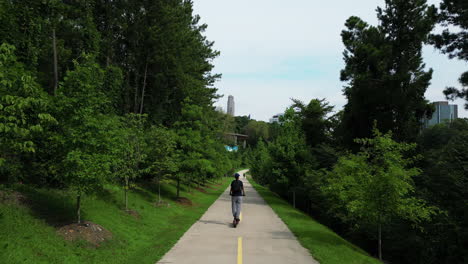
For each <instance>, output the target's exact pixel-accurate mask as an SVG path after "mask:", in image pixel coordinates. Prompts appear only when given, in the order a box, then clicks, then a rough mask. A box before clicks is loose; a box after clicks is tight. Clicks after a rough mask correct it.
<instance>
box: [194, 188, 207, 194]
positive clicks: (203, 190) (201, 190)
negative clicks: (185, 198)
mask: <svg viewBox="0 0 468 264" xmlns="http://www.w3.org/2000/svg"><path fill="white" fill-rule="evenodd" d="M195 189H197V190H198V191H199V192H202V193H207V191H206V190H205V189H203V188H200V187H197V188H195Z"/></svg>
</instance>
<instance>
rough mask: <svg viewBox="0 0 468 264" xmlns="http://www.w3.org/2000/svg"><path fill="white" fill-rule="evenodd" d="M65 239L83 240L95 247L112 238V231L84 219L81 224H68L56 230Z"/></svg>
mask: <svg viewBox="0 0 468 264" xmlns="http://www.w3.org/2000/svg"><path fill="white" fill-rule="evenodd" d="M57 233H58V234H59V235H61V236H62V237H63V238H64V239H65V240H68V241H77V240H85V241H87V242H89V243H90V244H91V245H93V246H95V247H99V246H100V245H101V243H103V242H104V241H107V240H109V239H111V238H112V233H111V232H109V231H108V230H106V229H105V228H104V227H102V226H100V225H98V224H95V223H93V222H89V221H85V222H83V223H81V224H70V225H66V226H62V227H61V228H59V229H58V230H57Z"/></svg>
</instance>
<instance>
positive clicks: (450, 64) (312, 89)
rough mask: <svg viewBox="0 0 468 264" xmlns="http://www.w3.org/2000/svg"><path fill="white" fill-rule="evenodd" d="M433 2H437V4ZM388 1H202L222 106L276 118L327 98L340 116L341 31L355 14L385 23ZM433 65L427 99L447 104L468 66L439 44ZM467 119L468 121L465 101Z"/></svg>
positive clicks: (198, 3) (430, 52)
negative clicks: (382, 11) (380, 10)
mask: <svg viewBox="0 0 468 264" xmlns="http://www.w3.org/2000/svg"><path fill="white" fill-rule="evenodd" d="M438 2H439V1H436V0H429V1H428V3H429V4H436V6H438ZM377 6H381V7H383V6H384V0H359V1H348V0H328V1H317V0H289V1H286V0H236V1H232V0H194V13H195V14H198V15H200V17H201V23H205V24H207V25H208V28H207V30H206V32H205V35H206V36H207V38H208V40H210V41H214V42H215V44H214V48H215V49H216V50H218V51H220V52H221V55H220V56H219V57H218V58H216V59H215V60H214V64H215V69H214V72H215V73H221V74H222V78H221V80H220V81H218V82H217V83H216V87H217V88H218V93H219V94H221V95H223V97H222V98H221V99H219V100H218V101H217V102H216V103H215V105H216V106H221V107H222V108H223V109H224V110H226V108H227V97H228V95H233V96H234V101H235V115H251V118H253V119H256V120H263V121H268V120H269V118H270V117H271V116H273V115H274V114H277V113H281V112H284V110H285V109H286V108H287V107H288V106H290V105H291V104H292V101H291V98H294V99H299V100H301V101H303V102H305V103H308V102H309V101H310V100H311V99H314V98H320V99H322V98H325V99H326V100H327V101H328V102H329V103H330V104H331V105H333V106H335V111H339V110H341V109H342V107H343V106H344V105H345V104H346V98H345V97H344V96H343V94H342V88H343V85H344V83H343V82H341V81H340V80H339V76H340V70H341V69H343V68H344V63H343V56H342V53H343V50H344V46H343V44H342V42H341V36H340V33H341V31H342V30H343V29H344V23H345V21H346V19H347V18H349V17H350V16H358V17H360V18H361V19H363V20H364V21H366V22H367V23H369V24H371V25H377V16H376V12H375V9H376V8H377ZM423 56H424V62H425V63H426V67H427V68H432V69H433V70H434V73H433V76H432V81H431V85H430V86H429V88H428V89H427V91H426V99H428V100H430V101H445V97H444V95H443V93H442V91H443V90H444V88H445V87H446V86H455V87H458V86H459V84H458V78H459V77H460V75H461V73H462V72H464V71H465V70H466V69H467V68H468V63H466V62H463V61H459V60H456V59H453V60H449V59H448V58H447V56H446V55H443V54H440V52H439V51H438V50H435V49H434V48H433V47H432V46H427V47H424V49H423ZM451 103H452V104H458V111H459V117H468V111H466V110H465V109H464V101H463V100H456V101H454V102H451Z"/></svg>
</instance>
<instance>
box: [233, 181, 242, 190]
mask: <svg viewBox="0 0 468 264" xmlns="http://www.w3.org/2000/svg"><path fill="white" fill-rule="evenodd" d="M231 188H232V191H233V192H240V191H242V190H241V181H239V180H235V181H233V182H232V184H231Z"/></svg>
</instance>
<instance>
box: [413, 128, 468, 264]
mask: <svg viewBox="0 0 468 264" xmlns="http://www.w3.org/2000/svg"><path fill="white" fill-rule="evenodd" d="M417 142H418V148H419V149H418V152H419V153H420V154H421V156H422V159H421V161H420V162H419V167H420V168H421V169H422V171H423V172H422V174H421V175H420V176H418V177H417V178H416V179H415V183H416V187H417V191H418V192H419V194H420V196H421V197H424V199H426V200H427V201H428V202H430V203H431V204H434V205H436V206H437V207H439V208H440V209H441V210H443V211H444V212H445V213H444V214H441V215H440V216H438V217H436V218H434V219H433V220H432V221H431V223H429V224H428V225H427V228H426V234H422V235H420V236H421V239H420V240H421V241H427V242H426V243H425V244H423V245H422V246H421V247H422V250H421V251H422V252H421V255H428V256H432V259H433V261H434V263H435V262H437V263H463V262H464V260H465V259H466V249H465V246H464V244H466V243H467V242H468V207H467V206H466V205H467V203H468V173H466V168H467V166H468V153H467V152H466V151H465V149H467V148H468V120H467V119H456V120H455V121H454V122H452V123H446V124H438V125H435V126H432V127H430V128H427V129H425V130H424V131H423V132H422V133H421V134H420V136H419V137H418V141H417Z"/></svg>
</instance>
